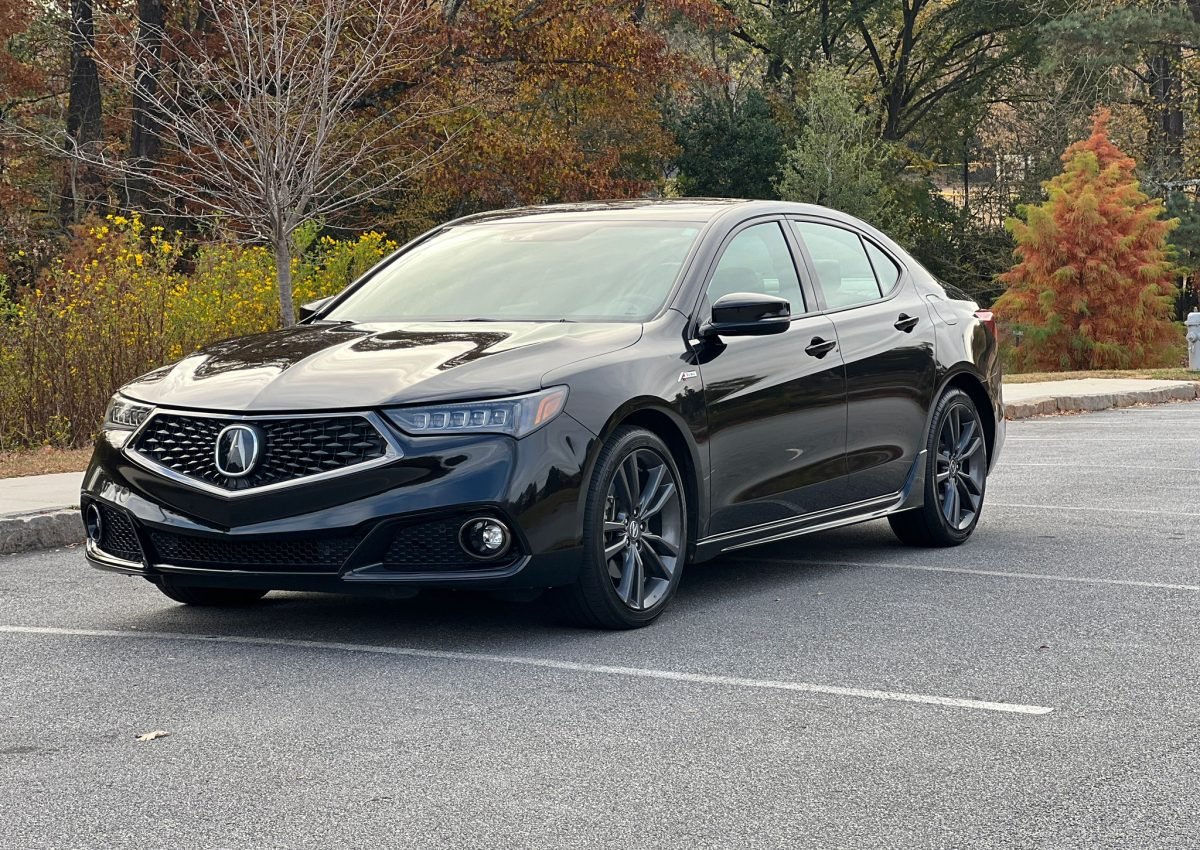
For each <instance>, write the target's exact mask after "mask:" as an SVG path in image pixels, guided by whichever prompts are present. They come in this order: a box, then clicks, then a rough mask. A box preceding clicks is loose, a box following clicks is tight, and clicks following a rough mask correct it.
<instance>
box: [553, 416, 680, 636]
mask: <svg viewBox="0 0 1200 850" xmlns="http://www.w3.org/2000/svg"><path fill="white" fill-rule="evenodd" d="M687 539H688V538H687V510H686V505H685V502H684V492H683V487H682V481H681V479H680V476H679V469H678V468H677V467H676V465H675V461H674V459H673V458H672V457H671V452H670V450H669V449H668V448H667V447H666V445H665V444H664V443H663V441H662V440H660V439H659V438H658V437H657V436H655V435H654V434H652V433H651V432H649V431H646V430H644V429H642V428H634V427H630V426H626V427H623V428H620V429H619V430H618V431H617V432H616V433H615V434H613V436H612V437H611V438H610V439H609V441H608V442H607V443H606V444H605V445H604V448H602V449H601V450H600V455H599V457H598V458H597V460H596V466H595V471H594V472H593V473H592V480H591V482H590V485H589V489H588V494H587V502H586V507H585V509H584V529H583V564H582V565H581V567H580V571H579V577H578V579H577V580H576V582H575V584H573V585H571V586H570V587H566V588H563V589H562V590H561V591H559V596H560V599H561V602H562V607H563V609H564V613H565V614H566V615H567V618H568V619H569V620H570V621H571V622H573V623H576V624H578V625H584V626H590V627H593V628H603V629H636V628H640V627H642V626H647V625H649V624H650V623H652V622H654V621H655V620H656V619H658V617H659V615H661V614H662V612H663V610H664V609H665V608H666V606H667V602H668V601H669V600H670V599H671V597H672V596H673V595H674V593H675V589H676V588H677V587H678V586H679V579H680V576H681V575H682V573H683V564H684V560H685V558H686V552H687Z"/></svg>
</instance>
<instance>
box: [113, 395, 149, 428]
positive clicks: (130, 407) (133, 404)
mask: <svg viewBox="0 0 1200 850" xmlns="http://www.w3.org/2000/svg"><path fill="white" fill-rule="evenodd" d="M153 409H154V408H153V407H152V406H151V405H149V404H142V403H141V402H138V401H130V400H129V399H127V398H122V397H121V396H119V395H115V396H113V397H112V400H111V401H110V402H109V403H108V409H107V410H105V411H104V430H105V431H135V430H137V428H138V427H139V426H140V425H141V424H142V423H143V422H145V421H146V417H147V416H149V415H150V411H151V410H153Z"/></svg>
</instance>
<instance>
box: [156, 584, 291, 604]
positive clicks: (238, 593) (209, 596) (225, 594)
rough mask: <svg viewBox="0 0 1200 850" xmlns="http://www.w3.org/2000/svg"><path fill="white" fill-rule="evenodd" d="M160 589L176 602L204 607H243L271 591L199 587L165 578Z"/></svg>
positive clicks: (159, 586)
mask: <svg viewBox="0 0 1200 850" xmlns="http://www.w3.org/2000/svg"><path fill="white" fill-rule="evenodd" d="M158 589H159V590H161V591H162V593H163V595H165V596H167V597H168V598H170V599H174V600H175V601H176V602H182V603H183V604H184V605H196V606H199V607H204V608H243V607H245V606H247V605H253V604H254V603H255V602H257V601H258V600H260V599H262V598H263V597H264V596H266V595H267V593H269V592H270V591H266V590H253V589H248V588H241V587H197V586H195V585H189V584H180V583H178V582H175V581H172V580H171V579H163V581H162V582H161V583H160V584H159V585H158Z"/></svg>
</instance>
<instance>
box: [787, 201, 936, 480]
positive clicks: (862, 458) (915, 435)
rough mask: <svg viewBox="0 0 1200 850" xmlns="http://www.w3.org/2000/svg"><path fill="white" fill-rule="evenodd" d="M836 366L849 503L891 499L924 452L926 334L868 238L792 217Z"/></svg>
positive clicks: (914, 304) (885, 258)
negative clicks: (842, 376)
mask: <svg viewBox="0 0 1200 850" xmlns="http://www.w3.org/2000/svg"><path fill="white" fill-rule="evenodd" d="M791 226H792V228H793V231H794V232H795V234H796V236H797V237H798V238H799V240H800V242H801V244H802V246H803V248H804V252H805V254H806V255H807V262H808V263H809V264H810V266H811V268H812V273H813V279H814V281H815V283H816V285H817V289H818V297H820V299H821V301H822V304H823V307H824V311H825V315H826V316H827V317H829V318H830V319H831V320H832V321H833V323H834V326H835V327H836V329H837V339H838V343H839V345H840V347H841V353H842V360H843V362H844V363H845V368H846V420H847V421H846V465H847V471H848V474H849V478H848V481H847V484H848V488H849V490H848V495H849V501H860V500H863V499H870V498H874V497H878V496H883V495H887V494H890V493H896V492H898V491H900V490H902V489H903V488H904V485H905V481H906V478H907V476H908V473H909V470H910V469H911V468H912V466H913V462H914V461H915V460H916V458H917V455H918V454H919V453H920V451H921V450H922V449H923V448H924V440H925V426H926V419H927V416H928V413H929V408H930V405H931V404H932V401H933V393H934V390H935V387H936V378H937V368H936V365H937V364H936V359H935V356H934V331H933V325H932V322H931V321H930V319H929V311H928V308H927V306H926V304H925V301H924V300H923V299H922V298H921V296H920V293H919V292H917V290H916V286H915V284H914V283H913V281H912V280H910V279H909V278H908V276H907V275H906V274H905V273H904V272H903V267H902V266H901V265H900V263H898V262H897V260H896V259H895V258H893V257H892V256H891V254H890V253H889V252H888V251H886V250H885V249H884V248H883V247H881V246H880V245H878V244H876V243H875V242H874V241H872V240H871V239H870V237H869V236H867V235H866V234H863V233H859V232H858V231H857V230H854V229H852V228H850V227H847V226H846V225H843V224H841V223H835V222H832V221H828V220H821V219H808V218H804V219H793V220H792V221H791Z"/></svg>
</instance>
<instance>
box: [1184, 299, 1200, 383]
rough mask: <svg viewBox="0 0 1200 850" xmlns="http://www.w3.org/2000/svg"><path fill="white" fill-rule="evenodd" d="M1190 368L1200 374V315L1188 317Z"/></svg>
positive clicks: (1193, 314) (1189, 315)
mask: <svg viewBox="0 0 1200 850" xmlns="http://www.w3.org/2000/svg"><path fill="white" fill-rule="evenodd" d="M1187 344H1188V368H1189V369H1191V370H1192V371H1193V372H1200V313H1188V317H1187Z"/></svg>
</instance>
